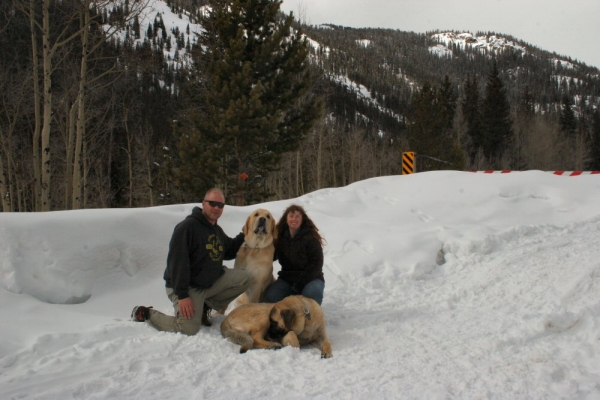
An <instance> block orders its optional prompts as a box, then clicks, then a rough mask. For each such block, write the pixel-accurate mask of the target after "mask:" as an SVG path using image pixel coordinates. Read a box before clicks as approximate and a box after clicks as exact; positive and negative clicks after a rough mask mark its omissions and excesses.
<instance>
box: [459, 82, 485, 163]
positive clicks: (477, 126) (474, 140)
mask: <svg viewBox="0 0 600 400" xmlns="http://www.w3.org/2000/svg"><path fill="white" fill-rule="evenodd" d="M461 112H462V115H463V119H464V121H465V124H466V126H467V135H468V136H469V138H470V145H469V146H468V153H469V157H470V158H471V162H472V161H473V160H474V159H475V156H476V155H477V152H478V151H479V149H480V148H482V147H483V129H482V126H481V111H480V103H479V88H478V84H477V78H476V77H473V79H471V76H470V75H468V76H467V79H466V80H465V83H464V89H463V99H462V102H461Z"/></svg>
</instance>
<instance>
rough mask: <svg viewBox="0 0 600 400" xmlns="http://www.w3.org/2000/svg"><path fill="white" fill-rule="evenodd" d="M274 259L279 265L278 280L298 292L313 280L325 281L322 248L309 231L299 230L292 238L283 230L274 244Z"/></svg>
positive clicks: (288, 232) (287, 231)
mask: <svg viewBox="0 0 600 400" xmlns="http://www.w3.org/2000/svg"><path fill="white" fill-rule="evenodd" d="M275 259H277V260H279V264H280V265H281V271H279V273H278V276H279V278H280V279H283V280H284V281H286V282H288V283H290V284H292V285H296V286H297V287H298V290H302V289H303V288H304V286H305V285H306V284H307V283H309V282H310V281H313V280H315V279H320V280H322V281H325V278H324V277H323V247H322V246H321V243H319V241H318V240H317V239H315V237H314V236H313V235H312V234H311V232H310V229H305V228H300V230H299V231H298V232H297V233H296V235H295V236H294V237H291V236H290V231H289V230H287V229H286V230H284V232H283V234H282V235H281V236H280V237H279V238H277V242H276V244H275Z"/></svg>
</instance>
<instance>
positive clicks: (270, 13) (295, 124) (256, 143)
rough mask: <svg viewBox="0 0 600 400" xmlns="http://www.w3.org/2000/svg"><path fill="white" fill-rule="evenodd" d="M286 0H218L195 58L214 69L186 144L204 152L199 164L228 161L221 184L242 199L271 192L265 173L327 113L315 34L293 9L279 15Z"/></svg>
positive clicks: (239, 201) (200, 64)
mask: <svg viewBox="0 0 600 400" xmlns="http://www.w3.org/2000/svg"><path fill="white" fill-rule="evenodd" d="M280 5H281V1H279V0H234V1H226V0H211V1H210V3H209V6H210V7H209V10H210V11H209V12H208V13H207V14H206V15H205V16H203V18H202V21H201V23H202V25H203V26H204V28H205V31H204V32H203V34H202V36H201V38H200V44H201V45H202V48H203V50H201V51H199V52H198V53H197V56H196V57H195V61H196V63H197V68H198V69H199V70H202V71H204V73H205V74H206V88H205V90H204V91H203V93H202V99H201V101H202V105H203V108H204V109H203V112H202V113H201V116H199V117H198V118H197V124H196V127H195V131H194V132H193V135H191V140H190V141H188V140H184V141H183V142H182V143H180V146H179V150H180V153H181V152H184V153H185V152H188V153H191V152H195V153H197V154H198V155H202V158H203V159H201V160H200V159H196V160H193V159H190V161H191V162H192V164H191V171H194V170H195V171H197V172H198V171H203V170H204V167H203V166H204V164H205V163H209V164H211V165H212V168H213V169H214V168H215V165H217V164H218V165H220V167H221V168H220V169H219V171H218V174H217V175H216V176H215V179H216V180H215V182H214V184H217V185H220V186H222V187H223V188H224V189H225V191H226V192H227V194H228V195H233V198H234V199H235V202H236V204H244V203H249V202H253V201H259V200H262V199H264V198H265V197H266V196H268V193H266V189H265V188H264V186H263V181H264V178H265V177H266V176H267V175H268V174H269V172H271V171H273V170H276V169H277V168H278V166H279V162H280V160H281V156H282V154H284V153H286V152H290V151H295V150H297V149H298V147H299V145H300V143H301V142H302V141H303V139H304V138H305V136H306V134H307V133H308V131H309V130H310V129H311V127H312V126H313V124H314V122H315V121H316V120H317V119H318V118H319V116H320V114H321V103H320V102H319V101H318V100H317V99H316V98H315V97H312V96H310V95H309V91H310V89H311V85H312V77H311V75H310V71H309V69H308V68H309V66H308V61H307V56H308V51H309V50H308V42H307V40H306V39H305V38H303V35H302V32H301V31H297V30H293V29H292V23H293V21H294V19H293V16H292V15H290V16H287V17H286V18H284V19H279V17H278V13H279V7H280ZM182 145H183V147H182ZM190 146H192V147H195V148H196V149H191V148H190ZM198 149H202V150H198ZM212 172H215V171H212ZM243 175H247V176H248V180H247V181H245V180H244V179H243V178H242V176H243ZM231 197H232V196H228V198H231Z"/></svg>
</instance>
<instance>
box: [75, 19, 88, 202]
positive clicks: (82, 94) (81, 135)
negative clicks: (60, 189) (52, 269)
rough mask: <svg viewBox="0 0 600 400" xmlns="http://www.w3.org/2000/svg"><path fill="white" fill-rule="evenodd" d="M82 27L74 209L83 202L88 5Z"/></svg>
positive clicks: (81, 21)
mask: <svg viewBox="0 0 600 400" xmlns="http://www.w3.org/2000/svg"><path fill="white" fill-rule="evenodd" d="M79 21H80V23H79V27H80V29H81V64H80V69H79V92H78V93H77V125H76V130H75V134H76V139H75V158H74V162H73V204H72V206H73V209H74V210H77V209H80V208H81V207H82V203H83V199H82V197H83V190H82V189H83V187H82V185H83V182H82V181H83V177H82V174H83V171H82V167H83V162H82V160H83V157H84V154H83V141H84V140H85V122H86V121H85V98H86V84H87V63H88V46H89V29H88V27H89V25H90V9H89V7H86V8H85V9H84V10H83V11H82V15H81V16H80V20H79Z"/></svg>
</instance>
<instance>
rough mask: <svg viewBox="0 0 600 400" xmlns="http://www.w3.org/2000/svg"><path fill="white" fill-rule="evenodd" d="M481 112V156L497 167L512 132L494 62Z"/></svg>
mask: <svg viewBox="0 0 600 400" xmlns="http://www.w3.org/2000/svg"><path fill="white" fill-rule="evenodd" d="M482 111H483V112H482V120H483V121H482V122H483V129H484V136H483V139H484V140H483V154H484V155H485V156H486V157H487V158H488V160H489V161H491V162H492V163H495V164H496V165H495V166H497V162H498V161H499V160H500V158H501V157H502V154H503V153H504V151H506V150H507V149H508V147H509V145H510V144H511V142H512V138H513V130H512V120H511V116H510V104H509V103H508V99H507V98H506V93H505V90H504V85H503V84H502V81H501V80H500V76H499V73H498V67H497V65H496V62H494V64H493V66H492V71H491V72H490V75H489V76H488V81H487V83H486V86H485V99H484V100H483V107H482Z"/></svg>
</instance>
